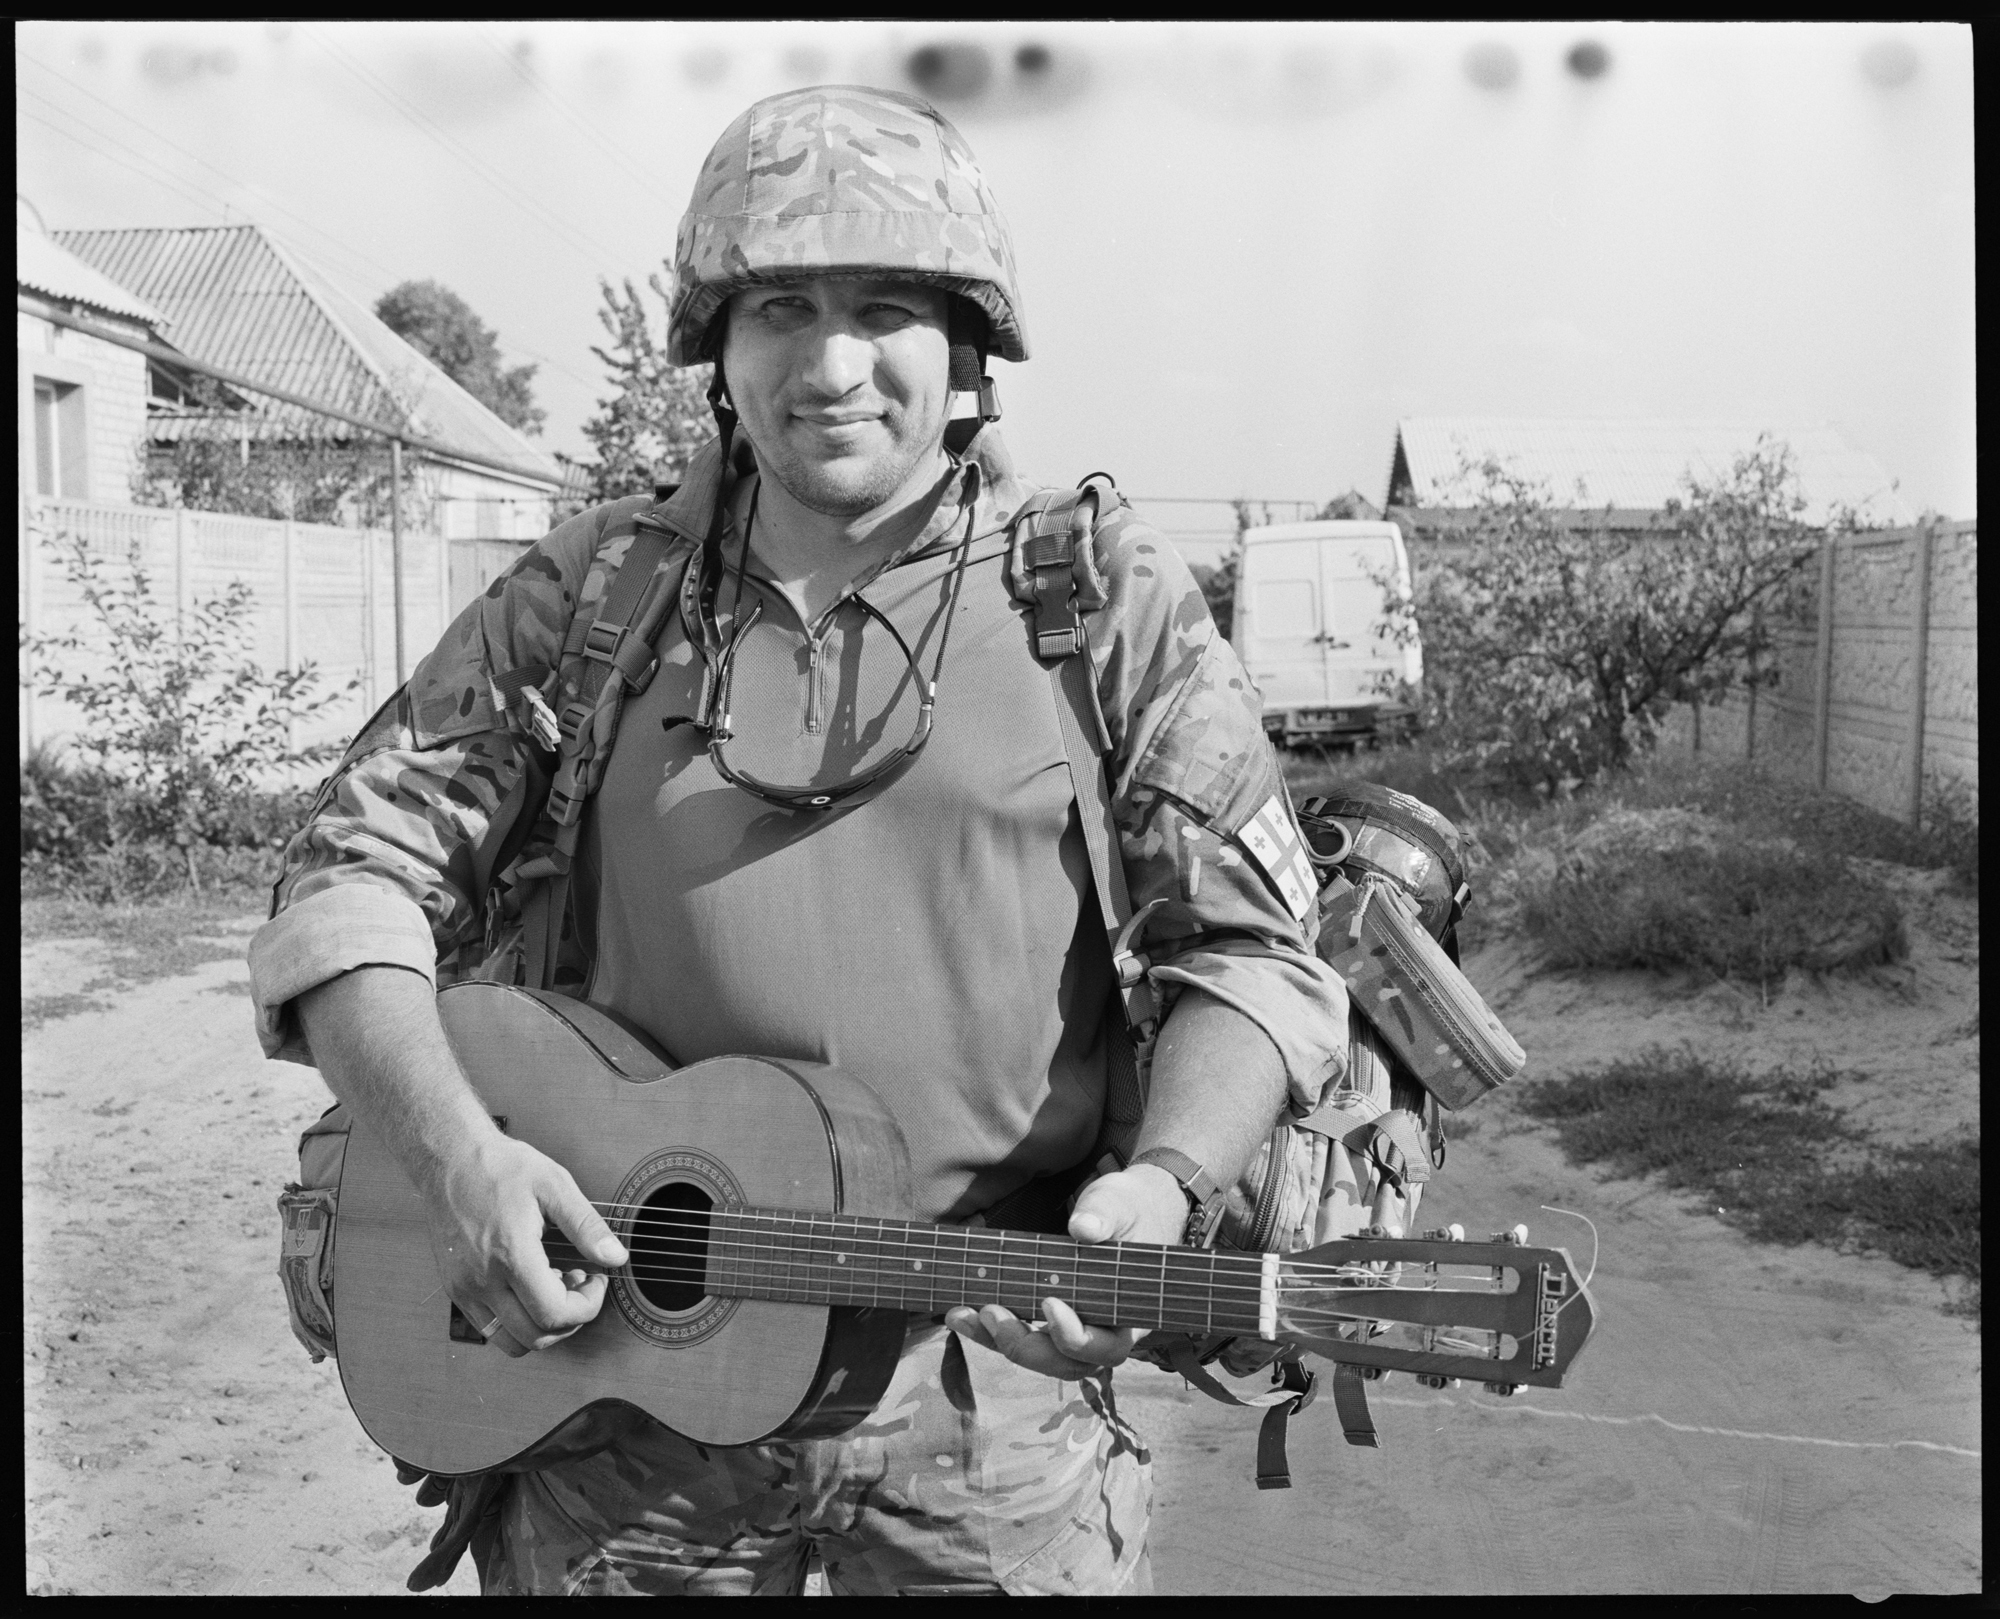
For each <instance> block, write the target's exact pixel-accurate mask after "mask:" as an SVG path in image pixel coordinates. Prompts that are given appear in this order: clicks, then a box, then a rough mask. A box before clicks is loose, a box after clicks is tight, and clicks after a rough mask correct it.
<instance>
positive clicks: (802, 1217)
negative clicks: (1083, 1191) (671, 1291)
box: [591, 1202, 1518, 1274]
mask: <svg viewBox="0 0 2000 1619" xmlns="http://www.w3.org/2000/svg"><path fill="white" fill-rule="evenodd" d="M591 1207H592V1208H593V1209H598V1210H620V1209H634V1210H637V1211H639V1213H640V1214H645V1213H646V1211H647V1209H648V1208H649V1205H647V1204H643V1203H614V1202H603V1203H592V1204H591ZM717 1218H721V1219H725V1220H767V1221H771V1222H773V1223H774V1226H775V1224H776V1223H778V1222H789V1223H791V1224H793V1225H798V1224H800V1223H801V1222H808V1221H816V1220H846V1221H850V1222H854V1225H853V1227H852V1228H851V1229H852V1232H853V1234H854V1235H855V1236H856V1238H857V1239H858V1240H865V1241H872V1242H882V1243H894V1244H895V1245H897V1246H901V1247H906V1248H908V1247H922V1246H924V1245H925V1244H926V1242H928V1241H931V1240H933V1239H931V1238H929V1237H913V1236H908V1235H897V1236H894V1237H891V1236H890V1234H889V1233H890V1231H891V1230H892V1229H893V1230H895V1231H897V1232H899V1233H904V1232H909V1231H913V1230H914V1231H922V1232H926V1233H940V1234H947V1235H949V1234H957V1233H960V1232H963V1233H965V1234H966V1235H967V1236H968V1237H976V1238H978V1239H980V1240H982V1241H984V1240H989V1239H998V1238H1000V1237H1001V1236H1003V1235H1005V1236H1013V1237H1016V1238H1022V1237H1025V1238H1027V1239H1029V1240H1030V1241H1036V1240H1040V1239H1041V1238H1043V1237H1047V1238H1048V1239H1049V1240H1050V1241H1054V1242H1063V1243H1071V1244H1075V1245H1076V1246H1077V1247H1078V1248H1079V1249H1080V1250H1081V1251H1082V1252H1084V1253H1091V1252H1092V1251H1093V1250H1096V1249H1098V1248H1100V1247H1103V1246H1110V1245H1100V1244H1093V1243H1076V1239H1075V1238H1073V1237H1059V1236H1056V1235H1055V1234H1054V1233H1053V1232H1032V1231H1010V1230H1009V1229H1008V1228H1006V1227H1004V1226H972V1225H963V1226H961V1225H923V1224H921V1223H919V1222H914V1221H912V1222H901V1223H897V1224H894V1225H893V1226H892V1224H891V1222H890V1221H889V1219H888V1218H887V1217H884V1216H879V1215H857V1214H817V1213H812V1212H809V1211H804V1210H778V1209H724V1210H721V1211H715V1210H707V1211H700V1212H693V1211H682V1210H677V1209H656V1210H654V1212H653V1213H652V1214H651V1215H650V1217H649V1218H648V1219H647V1221H646V1224H647V1225H648V1226H650V1227H651V1228H652V1229H653V1230H654V1231H656V1232H657V1231H661V1230H664V1229H667V1228H670V1227H676V1226H683V1227H704V1226H707V1225H709V1223H710V1222H711V1221H712V1220H714V1219H717ZM870 1219H881V1220H883V1222H884V1223H883V1227H882V1229H881V1231H880V1232H879V1233H876V1234H868V1233H865V1232H863V1231H861V1230H860V1227H859V1222H861V1221H863V1220H870ZM804 1235H805V1236H806V1237H807V1238H810V1239H812V1240H822V1235H821V1233H818V1232H810V1231H809V1232H806V1233H804ZM830 1237H831V1234H828V1237H827V1239H826V1240H830ZM1329 1240H1330V1241H1356V1240H1363V1241H1396V1242H1418V1241H1424V1240H1435V1239H1424V1238H1413V1237H1400V1238H1352V1237H1350V1238H1330V1239H1329ZM1119 1246H1123V1247H1127V1248H1144V1249H1147V1250H1157V1251H1159V1252H1162V1253H1182V1254H1209V1255H1212V1256H1214V1257H1215V1258H1218V1259H1222V1260H1225V1261H1231V1262H1245V1261H1247V1262H1253V1263H1254V1262H1258V1261H1260V1260H1261V1258H1262V1255H1261V1254H1256V1253H1251V1252H1248V1251H1245V1252H1242V1253H1223V1252H1220V1251H1218V1250H1216V1249H1202V1248H1186V1249H1183V1248H1172V1247H1168V1246H1167V1245H1165V1244H1162V1243H1128V1244H1122V1245H1119ZM1510 1246H1511V1245H1510ZM1107 1257H1108V1256H1107ZM1280 1257H1281V1258H1282V1257H1283V1256H1282V1255H1281V1256H1280ZM1287 1263H1288V1264H1289V1265H1291V1268H1292V1269H1293V1270H1294V1271H1311V1272H1324V1273H1329V1274H1331V1273H1339V1272H1344V1271H1346V1270H1348V1269H1349V1267H1351V1266H1353V1265H1357V1264H1446V1265H1455V1266H1456V1265H1462V1266H1467V1267H1472V1268H1478V1269H1490V1268H1491V1262H1490V1261H1487V1260H1481V1259H1472V1258H1470V1257H1467V1258H1464V1259H1441V1260H1432V1261H1419V1260H1386V1259H1385V1260H1346V1261H1342V1262H1339V1263H1337V1264H1323V1263H1314V1264H1297V1263H1293V1262H1291V1261H1287ZM1510 1268H1518V1267H1510Z"/></svg>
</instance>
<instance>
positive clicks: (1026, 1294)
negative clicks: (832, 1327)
mask: <svg viewBox="0 0 2000 1619" xmlns="http://www.w3.org/2000/svg"><path fill="white" fill-rule="evenodd" d="M1262 1273H1263V1256H1262V1255H1260V1254H1223V1253H1216V1252H1213V1251H1208V1250H1202V1249H1190V1248H1163V1247H1159V1246H1156V1245H1154V1244H1151V1243H1109V1244H1104V1245H1101V1246H1097V1245H1090V1244H1085V1243H1078V1242H1073V1241H1071V1240H1070V1239H1069V1238H1067V1237H1045V1236H1038V1235H1036V1234H1035V1233H1033V1232H1023V1231H996V1230H989V1229H984V1228H976V1227H971V1226H939V1225H920V1224H916V1223H914V1222H911V1221H905V1220H879V1219H870V1218H866V1217H862V1216H854V1215H813V1214H793V1213H779V1212H769V1211H761V1210H739V1211H733V1212H729V1213H720V1212H719V1213H717V1214H715V1215H714V1216H712V1219H711V1225H710V1231H709V1251H708V1278H709V1284H710V1286H711V1287H712V1288H713V1289H714V1290H715V1291H716V1292H717V1293H722V1294H740V1295H742V1296H744V1297H749V1298H765V1299H784V1300H789V1301H792V1302H796V1303H808V1304H847V1305H867V1306H876V1307H881V1308H884V1309H894V1310H905V1311H908V1312H909V1313H910V1314H912V1315H935V1314H938V1313H939V1312H940V1311H943V1310H947V1309H949V1308H951V1307H952V1306H953V1305H958V1304H974V1305H978V1304H1000V1305H1004V1306H1005V1307H1006V1308H1007V1309H1009V1310H1012V1311H1013V1312H1014V1313H1015V1314H1016V1315H1019V1316H1023V1317H1033V1316H1035V1315H1038V1314H1039V1313H1040V1310H1041V1301H1042V1300H1043V1299H1045V1298H1047V1297H1049V1296H1050V1295H1051V1294H1053V1295H1055V1296H1056V1297H1057V1298H1060V1299H1062V1300H1063V1301H1064V1302H1065V1303H1067V1304H1068V1305H1069V1306H1070V1307H1071V1308H1072V1309H1074V1310H1075V1311H1076V1313H1077V1314H1078V1315H1079V1316H1081V1317H1082V1318H1083V1319H1084V1320H1085V1321H1088V1322H1092V1323H1094V1324H1096V1325H1100V1326H1109V1325H1120V1326H1143V1327H1166V1328H1171V1329H1173V1330H1176V1331H1182V1332H1196V1333H1205V1332H1250V1333H1254V1332H1256V1331H1257V1329H1258V1324H1259V1314H1260V1312H1259V1308H1258V1306H1259V1302H1260V1298H1261V1297H1262V1282H1263V1274H1262Z"/></svg>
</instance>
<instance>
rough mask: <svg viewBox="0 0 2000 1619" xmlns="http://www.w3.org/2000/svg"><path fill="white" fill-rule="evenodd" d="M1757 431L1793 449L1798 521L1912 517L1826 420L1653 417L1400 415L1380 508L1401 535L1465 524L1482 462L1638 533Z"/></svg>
mask: <svg viewBox="0 0 2000 1619" xmlns="http://www.w3.org/2000/svg"><path fill="white" fill-rule="evenodd" d="M1767 432H1768V433H1769V435H1770V437H1771V438H1772V439H1774V440H1778V441H1781V442H1782V443H1784V444H1785V445H1786V446H1787V447H1788V448H1789V450H1790V451H1791V459H1792V467H1793V470H1794V471H1795V472H1796V473H1797V474H1798V480H1799V490H1800V493H1801V494H1802V495H1803V496H1804V498H1805V502H1806V507H1805V511H1804V512H1803V513H1802V516H1803V517H1804V520H1805V521H1806V522H1808V523H1812V524H1815V525H1818V524H1821V523H1824V522H1826V521H1827V520H1828V518H1829V517H1830V516H1832V515H1833V514H1835V513H1836V512H1838V511H1841V510H1851V511H1853V512H1854V513H1855V514H1856V515H1857V516H1859V518H1860V519H1861V521H1862V522H1863V524H1864V525H1866V526H1870V527H1881V526H1893V525H1898V524H1905V523H1909V522H1911V521H1913V520H1914V516H1915V514H1914V513H1913V512H1912V511H1911V510H1910V508H1909V505H1908V503H1907V502H1905V501H1904V500H1903V498H1902V497H1901V495H1899V494H1898V493H1897V490H1896V485H1895V481H1894V480H1893V479H1892V478H1891V477H1890V476H1889V474H1888V473H1887V472H1886V471H1885V470H1884V469H1883V467H1882V464H1881V463H1880V462H1879V461H1877V460H1876V459H1875V458H1874V457H1873V456H1872V455H1869V454H1867V453H1866V452H1865V451H1862V450H1857V449H1855V448H1854V447H1853V446H1852V445H1850V444H1848V443H1847V442H1846V440H1845V439H1843V438H1842V437H1841V436H1840V434H1839V432H1838V431H1837V430H1836V429H1834V428H1832V427H1825V426H1820V427H1807V428H1795V429H1790V430H1783V431H1780V430H1773V429H1769V428H1766V427H1764V426H1762V425H1759V424H1756V423H1752V422H1742V421H1711V420H1684V419H1659V418H1652V419H1637V420H1632V419H1628V420H1618V419H1588V418H1558V419H1539V420H1537V419H1524V418H1520V417H1506V416H1411V417H1406V418H1404V419H1403V420H1402V421H1401V422H1399V423H1397V426H1396V448H1395V453H1394V456H1393V458H1392V460H1391V464H1390V470H1389V490H1388V495H1387V498H1386V500H1385V502H1384V504H1385V506H1386V507H1387V509H1388V514H1389V516H1390V518H1391V519H1392V520H1394V521H1396V522H1399V523H1401V524H1402V525H1403V527H1404V529H1405V531H1406V532H1414V533H1417V534H1427V535H1440V534H1448V533H1450V532H1452V531H1453V530H1454V529H1457V528H1460V527H1462V526H1463V524H1464V522H1465V520H1466V514H1467V511H1468V509H1469V508H1470V507H1471V506H1472V505H1473V504H1474V502H1475V500H1476V498H1477V495H1478V493H1479V491H1480V489H1481V487H1482V479H1481V477H1480V474H1479V468H1480V467H1481V466H1483V465H1484V464H1486V463H1488V462H1491V463H1494V464H1496V465H1498V466H1499V467H1501V468H1504V469H1505V470H1506V471H1507V473H1508V474H1510V475H1512V476H1516V477H1520V478H1524V479H1526V480H1527V481H1528V482H1529V483H1531V484H1536V485H1540V486H1541V487H1542V488H1543V489H1544V490H1546V492H1547V494H1548V497H1549V499H1550V501H1551V502H1552V504H1553V505H1555V506H1556V507H1557V508H1558V509H1559V510H1563V511H1567V512H1570V513H1573V514H1574V515H1575V517H1576V518H1577V520H1579V521H1588V522H1590V523H1591V524H1593V525H1601V526H1604V527H1608V528H1614V529H1644V528H1649V527H1653V526H1656V525H1657V524H1658V523H1659V522H1660V520H1661V518H1662V516H1663V514H1664V513H1665V511H1666V510H1667V507H1668V503H1669V502H1675V501H1685V499H1686V498H1687V492H1688V491H1687V480H1688V478H1689V477H1690V476H1691V477H1693V478H1695V479H1697V480H1699V481H1701V482H1703V483H1707V482H1711V481H1713V480H1716V479H1719V478H1722V477H1724V476H1726V475H1727V474H1728V472H1729V470H1730V468H1731V467H1732V466H1733V465H1734V464H1735V462H1736V461H1737V460H1738V458H1740V457H1742V456H1744V455H1747V454H1749V453H1750V452H1751V451H1752V450H1753V449H1755V448H1756V446H1757V443H1758V440H1759V437H1760V436H1761V435H1763V434H1765V433H1767Z"/></svg>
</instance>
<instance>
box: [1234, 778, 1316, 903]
mask: <svg viewBox="0 0 2000 1619" xmlns="http://www.w3.org/2000/svg"><path fill="white" fill-rule="evenodd" d="M1236 840H1237V842H1239V843H1241V844H1242V845H1243V847H1244V848H1245V849H1246V850H1248V851H1249V854H1250V858H1251V859H1252V860H1254V861H1256V862H1257V865H1258V867H1259V868H1260V869H1261V870H1262V871H1263V873H1264V875H1265V876H1266V877H1268V878H1269V879H1270V880H1271V886H1272V887H1273V888H1275V889H1277V891H1278V893H1279V895H1280V896H1281V897H1282V898H1283V899H1284V902H1285V909H1286V910H1288V911H1290V912H1291V913H1292V917H1293V919H1294V920H1295V921H1302V920H1303V919H1304V918H1305V914H1306V912H1307V911H1309V910H1311V909H1312V903H1313V895H1314V894H1315V893H1316V892H1317V891H1318V886H1319V885H1318V884H1317V883H1315V882H1314V881H1313V869H1312V862H1311V861H1310V860H1308V859H1307V858H1306V846H1305V840H1304V839H1303V838H1301V837H1300V836H1299V829H1298V828H1297V827H1296V826H1294V825H1293V824H1292V818H1291V816H1290V815H1289V814H1288V813H1287V812H1286V809H1285V802H1284V800H1283V799H1281V798H1280V797H1279V796H1278V795H1277V794H1276V793H1273V794H1272V795H1271V796H1270V797H1269V798H1267V799H1265V800H1264V805H1263V808H1261V809H1259V810H1258V811H1257V813H1256V814H1255V815H1253V816H1251V817H1250V819H1249V820H1248V821H1246V822H1245V823H1244V824H1243V829H1242V830H1241V831H1240V832H1238V833H1237V834H1236Z"/></svg>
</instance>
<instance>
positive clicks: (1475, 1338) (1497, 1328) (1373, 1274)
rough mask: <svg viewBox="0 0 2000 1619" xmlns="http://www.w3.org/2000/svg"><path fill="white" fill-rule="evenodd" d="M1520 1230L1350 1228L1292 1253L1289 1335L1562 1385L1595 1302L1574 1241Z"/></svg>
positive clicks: (1372, 1359)
mask: <svg viewBox="0 0 2000 1619" xmlns="http://www.w3.org/2000/svg"><path fill="white" fill-rule="evenodd" d="M1515 1235H1516V1234H1509V1235H1507V1236H1504V1237H1502V1238H1499V1239H1497V1240H1495V1241H1491V1242H1464V1241H1456V1240H1453V1239H1452V1238H1451V1237H1449V1236H1447V1235H1445V1234H1444V1233H1441V1232H1440V1233H1433V1234H1431V1235H1429V1236H1424V1237H1347V1238H1342V1239H1340V1240H1339V1241H1335V1242H1328V1243H1322V1244H1321V1245H1320V1246H1319V1247H1317V1248H1307V1249H1302V1250H1301V1251H1299V1252H1298V1253H1294V1254H1286V1255H1283V1256H1282V1257H1281V1258H1280V1259H1279V1261H1278V1328H1279V1336H1280V1337H1282V1338H1285V1339H1287V1340H1289V1341H1290V1342H1292V1343H1296V1344H1298V1345H1299V1346H1300V1347H1301V1348H1303V1349H1306V1350H1309V1351H1310V1352H1311V1353H1313V1354H1316V1355H1320V1356H1323V1357H1325V1358H1326V1359H1328V1360H1334V1361H1346V1362H1348V1363H1349V1364H1352V1365H1357V1366H1362V1367H1370V1366H1374V1367H1380V1368H1382V1369H1384V1370H1392V1371H1403V1372H1412V1373H1414V1374H1416V1375H1417V1376H1418V1377H1420V1378H1423V1379H1425V1380H1431V1379H1436V1380H1439V1381H1440V1382H1441V1381H1442V1380H1443V1379H1445V1378H1467V1379H1471V1380H1473V1381H1476V1382H1480V1383H1488V1384H1497V1385H1499V1386H1501V1387H1502V1388H1503V1389H1505V1390H1506V1391H1507V1392H1509V1393H1511V1392H1512V1391H1513V1389H1514V1388H1515V1387H1518V1386H1519V1385H1521V1384H1532V1385H1534V1386H1536V1387H1540V1388H1558V1387H1560V1386H1561V1384H1562V1380H1563V1374H1564V1373H1565V1372H1567V1371H1568V1370H1569V1366H1570V1362H1571V1361H1573V1360H1575V1359H1576V1357H1577V1355H1578V1353H1579V1352H1580V1351H1581V1350H1582V1348H1583V1346H1584V1343H1585V1341H1586V1340H1587V1339H1588V1338H1589V1337H1590V1331H1591V1327H1592V1326H1593V1325H1594V1323H1595V1318H1596V1310H1595V1307H1594V1306H1593V1304H1592V1302H1591V1297H1590V1294H1589V1292H1588V1291H1587V1290H1586V1289H1585V1287H1584V1285H1583V1282H1582V1279H1581V1278H1580V1277H1578V1275H1577V1273H1576V1267H1575V1265H1574V1264H1573V1263H1572V1261H1571V1259H1570V1257H1569V1254H1568V1253H1567V1252H1566V1251H1565V1250H1563V1249H1561V1248H1533V1247H1529V1246H1528V1245H1527V1244H1526V1243H1525V1242H1522V1241H1517V1240H1515Z"/></svg>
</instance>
